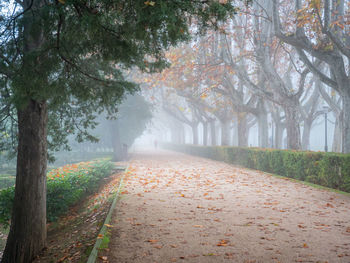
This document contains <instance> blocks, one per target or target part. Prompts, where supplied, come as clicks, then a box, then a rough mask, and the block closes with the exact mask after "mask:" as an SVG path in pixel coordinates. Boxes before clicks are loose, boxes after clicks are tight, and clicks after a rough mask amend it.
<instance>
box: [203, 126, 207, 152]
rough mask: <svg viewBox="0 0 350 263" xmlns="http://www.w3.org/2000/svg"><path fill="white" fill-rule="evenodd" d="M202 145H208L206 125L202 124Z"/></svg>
mask: <svg viewBox="0 0 350 263" xmlns="http://www.w3.org/2000/svg"><path fill="white" fill-rule="evenodd" d="M203 145H204V146H207V145H208V123H207V122H203Z"/></svg>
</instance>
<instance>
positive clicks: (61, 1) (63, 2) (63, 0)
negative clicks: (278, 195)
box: [58, 0, 66, 5]
mask: <svg viewBox="0 0 350 263" xmlns="http://www.w3.org/2000/svg"><path fill="white" fill-rule="evenodd" d="M58 2H60V3H61V4H63V5H64V4H65V3H66V0H58Z"/></svg>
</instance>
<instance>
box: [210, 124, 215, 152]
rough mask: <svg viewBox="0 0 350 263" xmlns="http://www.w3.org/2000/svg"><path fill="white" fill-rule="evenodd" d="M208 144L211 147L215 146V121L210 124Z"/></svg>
mask: <svg viewBox="0 0 350 263" xmlns="http://www.w3.org/2000/svg"><path fill="white" fill-rule="evenodd" d="M210 144H211V146H215V145H216V131H215V121H211V122H210Z"/></svg>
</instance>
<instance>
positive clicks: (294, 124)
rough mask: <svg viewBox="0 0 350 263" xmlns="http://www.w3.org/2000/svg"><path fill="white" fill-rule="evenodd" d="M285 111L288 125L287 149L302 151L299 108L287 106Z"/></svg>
mask: <svg viewBox="0 0 350 263" xmlns="http://www.w3.org/2000/svg"><path fill="white" fill-rule="evenodd" d="M284 111H285V114H286V125H287V149H291V150H300V148H301V142H300V127H299V120H298V110H297V107H296V106H286V107H285V109H284Z"/></svg>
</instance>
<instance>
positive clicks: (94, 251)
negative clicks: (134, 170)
mask: <svg viewBox="0 0 350 263" xmlns="http://www.w3.org/2000/svg"><path fill="white" fill-rule="evenodd" d="M128 170H129V166H127V167H126V169H125V170H124V173H123V175H122V177H121V179H120V182H119V187H118V190H117V192H116V193H115V196H114V198H113V202H112V205H111V207H110V209H109V211H108V214H107V217H106V219H105V222H104V223H103V226H102V228H101V230H100V232H99V234H98V235H99V236H100V235H102V236H104V235H105V234H106V231H107V226H106V225H108V224H109V223H110V221H111V218H112V214H113V211H114V209H115V207H116V204H117V201H118V198H119V193H120V189H121V187H122V184H123V180H124V176H125V174H126V173H127V172H128ZM101 243H102V238H97V240H96V243H95V245H94V247H93V249H92V251H91V253H90V256H89V258H88V260H87V263H95V262H96V259H97V256H98V249H99V247H100V246H101Z"/></svg>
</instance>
